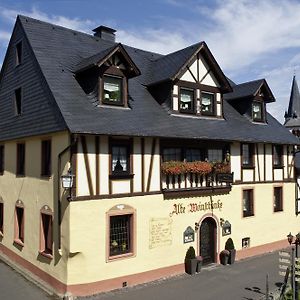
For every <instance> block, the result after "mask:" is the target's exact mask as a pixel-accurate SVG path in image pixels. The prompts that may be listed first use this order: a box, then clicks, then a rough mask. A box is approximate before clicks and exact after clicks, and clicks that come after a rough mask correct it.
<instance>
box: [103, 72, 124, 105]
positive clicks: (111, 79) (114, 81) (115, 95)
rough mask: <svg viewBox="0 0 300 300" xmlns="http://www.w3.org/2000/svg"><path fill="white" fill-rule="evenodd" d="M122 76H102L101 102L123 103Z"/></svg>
mask: <svg viewBox="0 0 300 300" xmlns="http://www.w3.org/2000/svg"><path fill="white" fill-rule="evenodd" d="M123 80H124V79H123V78H122V77H117V76H108V75H104V76H103V93H102V102H103V103H104V104H112V105H124V99H123V91H122V90H123Z"/></svg>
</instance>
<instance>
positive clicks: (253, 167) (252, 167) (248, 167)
mask: <svg viewBox="0 0 300 300" xmlns="http://www.w3.org/2000/svg"><path fill="white" fill-rule="evenodd" d="M242 168H243V169H249V170H250V169H255V166H251V165H248V166H247V165H242Z"/></svg>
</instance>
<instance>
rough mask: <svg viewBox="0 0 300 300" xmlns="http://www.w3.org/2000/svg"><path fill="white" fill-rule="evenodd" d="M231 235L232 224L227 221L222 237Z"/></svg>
mask: <svg viewBox="0 0 300 300" xmlns="http://www.w3.org/2000/svg"><path fill="white" fill-rule="evenodd" d="M230 234H231V224H230V223H229V222H228V221H225V222H224V224H223V226H222V236H225V235H230Z"/></svg>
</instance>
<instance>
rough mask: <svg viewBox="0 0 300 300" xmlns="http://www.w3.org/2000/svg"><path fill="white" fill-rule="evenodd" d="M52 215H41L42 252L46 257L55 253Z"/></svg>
mask: <svg viewBox="0 0 300 300" xmlns="http://www.w3.org/2000/svg"><path fill="white" fill-rule="evenodd" d="M52 223H53V221H52V214H49V213H43V212H42V213H41V237H40V239H41V244H40V252H41V253H42V254H46V255H52V252H53V237H52V228H53V224H52Z"/></svg>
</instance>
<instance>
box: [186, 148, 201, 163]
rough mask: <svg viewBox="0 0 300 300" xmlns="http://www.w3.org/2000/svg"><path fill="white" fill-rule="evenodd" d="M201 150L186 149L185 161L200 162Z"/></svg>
mask: <svg viewBox="0 0 300 300" xmlns="http://www.w3.org/2000/svg"><path fill="white" fill-rule="evenodd" d="M201 158H202V157H201V150H200V149H197V148H188V149H186V151H185V159H186V161H200V160H201Z"/></svg>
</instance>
